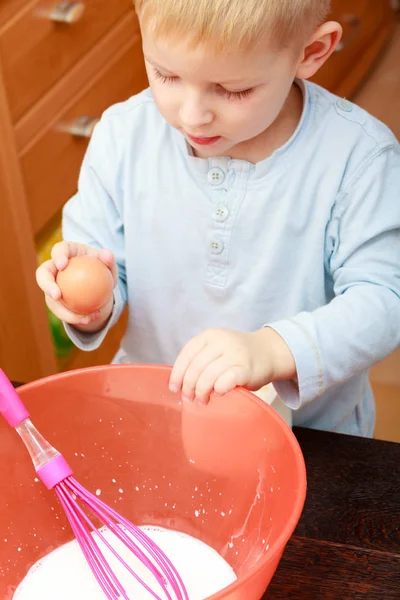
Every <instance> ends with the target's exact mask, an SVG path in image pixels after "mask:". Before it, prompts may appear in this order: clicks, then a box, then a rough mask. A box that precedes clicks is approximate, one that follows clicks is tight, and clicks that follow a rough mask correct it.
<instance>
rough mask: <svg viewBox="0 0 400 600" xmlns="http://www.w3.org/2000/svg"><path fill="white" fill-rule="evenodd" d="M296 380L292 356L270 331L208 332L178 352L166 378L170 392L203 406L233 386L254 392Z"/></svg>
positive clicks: (217, 330)
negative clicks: (286, 380)
mask: <svg viewBox="0 0 400 600" xmlns="http://www.w3.org/2000/svg"><path fill="white" fill-rule="evenodd" d="M295 376H296V365H295V361H294V358H293V355H292V353H291V351H290V349H289V347H288V346H287V344H286V342H285V341H284V340H283V338H282V337H281V336H280V335H279V334H278V333H276V331H275V330H273V329H271V328H270V327H264V328H263V329H260V330H258V331H255V332H252V333H243V332H240V331H233V330H232V329H208V330H206V331H204V332H203V333H201V334H199V335H197V336H195V337H194V338H193V339H192V340H190V342H189V343H188V344H186V346H185V347H184V348H183V350H182V351H181V352H180V354H179V356H178V358H177V360H176V362H175V365H174V368H173V370H172V373H171V377H170V389H171V391H172V392H181V394H182V397H183V399H184V400H186V401H193V400H196V401H198V402H200V403H202V404H206V403H207V402H208V400H209V397H210V394H211V393H212V392H215V393H217V394H226V393H227V392H229V391H230V390H232V389H233V388H235V387H236V386H243V387H246V388H248V389H250V390H258V389H260V388H261V387H263V386H264V385H266V384H267V383H270V382H271V381H276V380H278V379H291V378H294V377H295Z"/></svg>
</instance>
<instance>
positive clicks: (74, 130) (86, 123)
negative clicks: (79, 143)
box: [59, 115, 100, 138]
mask: <svg viewBox="0 0 400 600" xmlns="http://www.w3.org/2000/svg"><path fill="white" fill-rule="evenodd" d="M99 121H100V119H98V118H97V117H88V116H86V115H83V116H82V117H78V118H77V119H75V121H73V122H72V123H70V124H69V125H64V126H62V127H60V128H59V129H60V130H62V131H64V132H66V133H69V134H70V135H72V136H73V137H78V138H91V137H92V133H93V129H94V128H95V126H96V124H97V123H98V122H99Z"/></svg>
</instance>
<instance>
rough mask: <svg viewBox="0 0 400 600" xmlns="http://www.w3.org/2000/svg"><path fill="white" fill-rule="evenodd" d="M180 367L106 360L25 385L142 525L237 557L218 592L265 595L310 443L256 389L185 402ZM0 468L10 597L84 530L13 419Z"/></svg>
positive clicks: (91, 485)
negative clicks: (202, 402) (77, 529)
mask: <svg viewBox="0 0 400 600" xmlns="http://www.w3.org/2000/svg"><path fill="white" fill-rule="evenodd" d="M169 374H170V369H169V368H168V367H163V366H135V365H121V366H119V365H118V366H116V365H111V366H105V367H95V368H91V369H85V370H81V371H71V372H68V373H63V374H60V375H56V376H53V377H49V378H46V379H42V380H40V381H36V382H33V383H30V384H28V385H25V386H23V387H22V388H20V389H19V393H20V396H21V398H22V400H23V402H24V403H25V404H26V406H27V408H28V410H29V411H30V413H31V417H32V421H33V423H34V424H35V425H36V426H37V428H38V429H39V431H41V432H42V433H43V435H44V436H45V437H46V438H47V439H48V440H49V441H50V443H51V444H53V445H54V446H55V447H56V448H57V449H58V450H59V451H60V452H61V453H62V454H63V455H64V456H65V458H66V459H67V461H68V462H69V464H70V465H71V467H72V469H73V471H74V476H75V477H76V478H77V479H78V480H79V481H80V482H81V483H82V484H83V485H84V486H85V487H86V488H88V489H89V490H90V491H91V492H93V493H95V492H96V490H101V500H103V501H104V502H106V503H108V504H109V505H111V506H112V507H113V508H115V509H116V510H117V511H118V512H119V513H122V514H123V515H124V516H125V517H126V518H127V519H129V520H131V521H133V522H134V523H136V524H138V525H142V524H148V525H160V526H162V527H167V528H173V529H177V530H180V531H183V532H185V533H188V534H189V535H192V536H195V537H197V538H199V539H200V540H202V541H204V542H206V543H207V544H209V545H210V546H212V547H213V548H215V549H216V550H217V551H218V552H219V553H220V554H221V555H222V556H223V557H224V558H225V559H226V560H227V561H228V562H229V563H230V564H231V566H232V567H233V568H234V570H235V572H236V574H237V576H238V580H237V581H236V582H235V583H234V584H232V585H230V586H229V587H227V588H225V589H224V590H222V591H221V592H219V593H217V594H215V595H214V596H212V598H213V600H217V599H218V600H259V598H261V596H262V595H263V593H264V592H265V590H266V588H267V587H268V584H269V582H270V581H271V578H272V576H273V574H274V572H275V570H276V568H277V566H278V563H279V560H280V558H281V556H282V553H283V550H284V548H285V545H286V543H287V541H288V540H289V538H290V536H291V535H292V533H293V530H294V528H295V526H296V524H297V522H298V520H299V518H300V514H301V511H302V508H303V504H304V500H305V493H306V473H305V466H304V460H303V457H302V453H301V450H300V448H299V445H298V443H297V441H296V438H295V437H294V435H293V433H292V431H291V430H290V429H289V427H288V426H287V425H286V423H285V422H284V421H283V420H282V419H281V418H280V417H279V416H278V415H277V414H276V413H275V411H274V410H273V409H271V408H270V407H269V406H268V405H266V404H264V403H263V402H262V401H261V400H259V399H258V398H257V397H256V396H254V395H253V394H251V393H249V392H247V391H245V390H242V389H237V390H235V391H233V392H231V393H230V394H227V395H226V396H224V397H214V398H212V400H211V402H210V404H209V405H208V406H207V407H200V406H196V405H192V404H182V403H181V401H180V398H179V396H178V395H175V394H171V393H170V392H169V390H168V378H169ZM0 473H1V475H2V477H1V480H0V496H1V500H2V508H1V511H0V539H1V543H0V598H2V599H3V600H9V599H10V598H12V594H13V591H15V589H16V587H17V585H18V584H19V583H20V581H21V580H22V579H23V578H24V576H25V575H26V573H27V571H28V570H29V568H30V567H31V566H32V565H33V564H34V563H35V562H36V561H38V560H39V559H40V558H41V557H43V556H44V555H45V554H47V553H48V552H50V551H51V550H54V549H55V548H57V547H58V546H60V545H62V544H64V543H66V542H68V541H70V540H71V539H72V537H73V536H72V533H71V530H70V529H69V526H68V522H67V520H66V517H65V516H64V514H63V512H62V509H61V507H60V506H59V504H58V502H57V499H56V496H55V494H54V492H52V491H48V490H47V489H45V487H44V486H43V485H42V484H41V483H40V482H39V481H37V480H35V472H34V470H33V467H32V464H31V462H30V458H29V456H28V454H27V452H26V450H25V447H24V446H23V444H22V442H21V440H20V439H19V437H18V435H17V434H16V433H15V432H14V431H13V430H11V429H10V428H9V427H8V426H7V424H6V423H5V421H4V422H3V421H1V422H0ZM113 479H114V480H115V481H116V482H117V484H115V483H114V482H113ZM119 489H123V493H120V492H119V491H118V490H119ZM4 540H7V541H4Z"/></svg>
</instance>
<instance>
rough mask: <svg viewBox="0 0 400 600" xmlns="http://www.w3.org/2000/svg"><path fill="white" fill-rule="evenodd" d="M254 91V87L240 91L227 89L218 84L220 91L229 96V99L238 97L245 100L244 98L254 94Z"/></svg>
mask: <svg viewBox="0 0 400 600" xmlns="http://www.w3.org/2000/svg"><path fill="white" fill-rule="evenodd" d="M253 91H254V88H249V89H247V90H242V91H240V92H232V91H229V90H226V89H225V88H223V87H222V86H218V93H219V94H222V96H226V98H228V100H229V99H230V98H236V99H237V100H243V98H247V97H248V96H250V94H252V93H253Z"/></svg>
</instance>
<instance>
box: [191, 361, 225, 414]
mask: <svg viewBox="0 0 400 600" xmlns="http://www.w3.org/2000/svg"><path fill="white" fill-rule="evenodd" d="M229 368H230V367H229V364H228V362H227V358H226V356H220V357H219V358H217V359H216V360H214V361H212V362H211V363H210V364H208V365H207V367H206V368H205V369H204V370H203V372H202V373H201V375H200V376H199V378H198V380H197V384H196V390H195V399H196V401H197V402H199V403H200V404H207V403H208V401H209V399H210V395H211V393H212V391H213V390H214V387H215V383H216V381H218V379H219V378H220V377H221V375H223V374H224V373H225V372H226V371H227V370H228V369H229Z"/></svg>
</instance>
